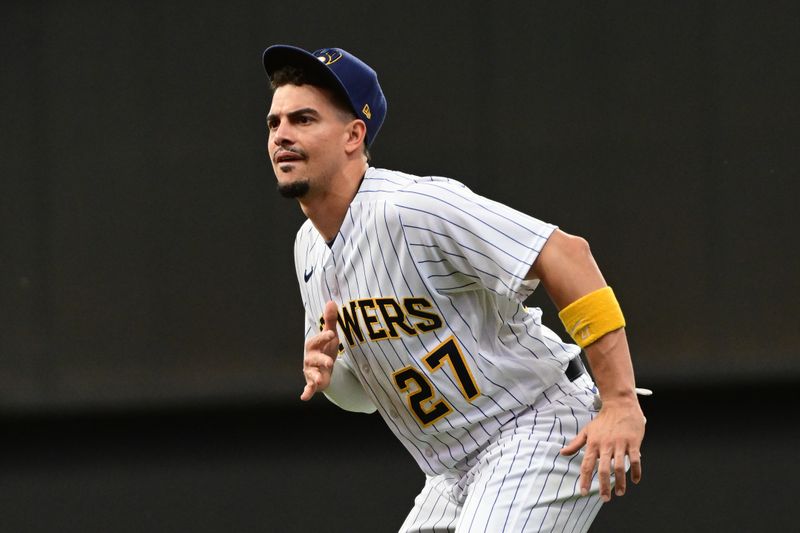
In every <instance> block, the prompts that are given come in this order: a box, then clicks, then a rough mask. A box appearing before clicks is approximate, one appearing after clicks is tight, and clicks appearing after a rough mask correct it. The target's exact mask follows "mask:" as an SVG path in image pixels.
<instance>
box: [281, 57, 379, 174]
mask: <svg viewBox="0 0 800 533" xmlns="http://www.w3.org/2000/svg"><path fill="white" fill-rule="evenodd" d="M269 81H270V86H271V87H272V90H273V91H275V89H277V88H278V87H282V86H283V85H298V86H300V85H313V86H314V87H320V88H322V89H325V90H326V91H328V93H329V94H330V95H331V100H332V101H333V104H334V105H335V106H336V107H337V108H339V109H340V110H341V111H343V112H344V113H345V114H347V116H348V117H351V118H354V119H355V118H358V115H356V113H355V111H353V108H352V107H350V103H349V101H348V99H347V96H346V95H345V94H343V93H342V90H341V89H340V88H339V87H336V86H334V85H333V84H332V83H330V82H329V81H328V80H327V79H325V78H323V77H322V76H320V75H317V74H316V73H315V72H313V71H309V70H304V69H302V68H298V67H294V66H290V65H287V66H285V67H281V68H279V69H278V70H276V71H275V72H273V73H272V77H271V78H270V80H269ZM364 154H365V155H366V156H367V161H369V160H370V155H369V150H368V149H367V143H366V142H364Z"/></svg>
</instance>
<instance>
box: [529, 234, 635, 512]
mask: <svg viewBox="0 0 800 533" xmlns="http://www.w3.org/2000/svg"><path fill="white" fill-rule="evenodd" d="M527 278H528V279H539V280H540V281H541V283H542V285H543V286H544V288H545V290H546V291H547V293H548V295H549V296H550V299H551V300H552V301H553V303H554V304H555V305H556V307H557V308H558V309H559V310H561V309H563V308H564V307H566V306H568V305H569V304H571V303H572V302H574V301H575V300H577V299H579V298H581V297H583V296H585V295H587V294H589V293H591V292H593V291H595V290H597V289H602V288H604V287H606V282H605V279H603V275H602V273H601V272H600V269H599V268H598V266H597V263H596V262H595V260H594V258H593V257H592V254H591V251H590V249H589V244H588V243H587V242H586V241H585V240H584V239H582V238H580V237H575V236H572V235H568V234H566V233H564V232H563V231H560V230H556V231H555V232H553V234H552V235H551V237H550V239H549V240H548V241H547V243H546V244H545V246H544V248H543V249H542V251H541V253H540V254H539V257H538V258H537V259H536V261H535V262H534V264H533V266H532V267H531V269H530V272H529V273H528V275H527ZM584 351H585V352H586V356H587V358H588V359H589V365H590V366H591V368H592V373H593V375H594V378H595V382H596V384H597V387H598V389H599V390H600V397H601V399H602V401H603V406H602V408H601V409H600V413H599V414H598V415H597V417H596V418H595V419H594V420H593V421H592V422H590V423H589V424H588V425H587V426H586V427H584V428H583V429H582V430H581V431H580V433H578V435H577V436H576V437H575V438H574V439H573V440H572V441H571V442H570V443H569V444H568V445H567V446H566V447H564V449H562V451H561V453H562V454H564V455H572V454H574V453H577V452H578V450H580V449H581V448H582V447H583V446H584V445H585V446H586V453H585V455H584V458H583V462H582V463H581V479H580V488H581V492H582V493H583V494H584V495H585V494H587V493H588V491H589V486H590V485H591V479H592V473H593V471H594V468H595V465H596V464H597V469H598V475H599V478H600V496H601V497H602V498H603V499H604V500H605V501H608V500H609V499H610V498H611V483H610V473H611V462H612V459H613V462H614V476H615V481H616V494H617V495H618V496H621V495H623V494H624V493H625V458H626V456H627V457H628V459H629V460H630V465H631V481H633V482H634V483H638V482H639V480H640V479H641V475H642V465H641V455H640V446H641V443H642V439H643V438H644V423H645V419H644V415H643V414H642V410H641V408H640V407H639V401H638V399H637V398H636V390H635V387H636V385H635V380H634V375H633V364H632V363H631V356H630V351H629V349H628V341H627V337H626V336H625V329H624V328H619V329H616V330H614V331H611V332H609V333H607V334H605V335H603V336H602V337H600V338H599V339H598V340H596V341H595V342H593V343H592V344H590V345H588V346H585V347H584Z"/></svg>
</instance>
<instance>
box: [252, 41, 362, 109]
mask: <svg viewBox="0 0 800 533" xmlns="http://www.w3.org/2000/svg"><path fill="white" fill-rule="evenodd" d="M263 60H264V70H266V71H267V76H269V79H270V80H271V79H272V75H273V74H274V73H275V71H277V70H279V69H281V68H283V67H286V66H294V67H301V68H303V69H304V70H311V71H313V72H314V73H316V74H318V75H320V76H322V78H323V79H325V80H327V81H329V82H330V87H331V88H332V89H333V88H335V89H336V90H337V91H338V92H339V93H340V94H341V95H342V96H344V97H345V102H350V98H349V96H348V94H347V90H346V89H345V87H344V85H343V84H342V82H341V80H340V79H339V78H338V77H337V76H336V74H334V73H333V71H332V70H331V69H329V68H328V67H326V66H325V64H324V63H322V61H320V60H319V58H317V57H316V56H315V55H314V54H312V53H310V52H308V51H306V50H303V49H302V48H298V47H296V46H291V45H288V44H276V45H274V46H270V47H269V48H267V49H266V50H264V57H263ZM351 107H352V106H351Z"/></svg>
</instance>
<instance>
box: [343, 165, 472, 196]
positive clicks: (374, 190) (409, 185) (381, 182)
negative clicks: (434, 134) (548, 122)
mask: <svg viewBox="0 0 800 533" xmlns="http://www.w3.org/2000/svg"><path fill="white" fill-rule="evenodd" d="M364 181H365V183H364V185H363V186H362V188H361V190H360V191H359V196H360V198H359V200H361V201H363V200H380V201H382V202H385V203H387V204H395V205H396V204H398V203H399V204H408V203H411V204H416V203H420V202H421V203H427V202H428V201H429V200H431V199H434V200H437V201H438V200H441V199H442V198H446V197H447V196H449V195H453V194H455V195H459V194H470V193H471V191H470V190H469V188H468V187H467V186H466V185H464V184H463V183H461V182H460V181H458V180H455V179H452V178H446V177H443V176H416V175H414V174H408V173H405V172H399V171H396V170H387V169H382V168H370V169H369V171H368V172H367V174H366V176H365V177H364Z"/></svg>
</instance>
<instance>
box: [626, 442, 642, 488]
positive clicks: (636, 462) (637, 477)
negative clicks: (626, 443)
mask: <svg viewBox="0 0 800 533" xmlns="http://www.w3.org/2000/svg"><path fill="white" fill-rule="evenodd" d="M628 457H629V458H630V460H631V481H633V482H634V483H639V482H640V481H641V480H642V454H641V453H640V452H639V450H638V449H634V450H631V451H630V452H628Z"/></svg>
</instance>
